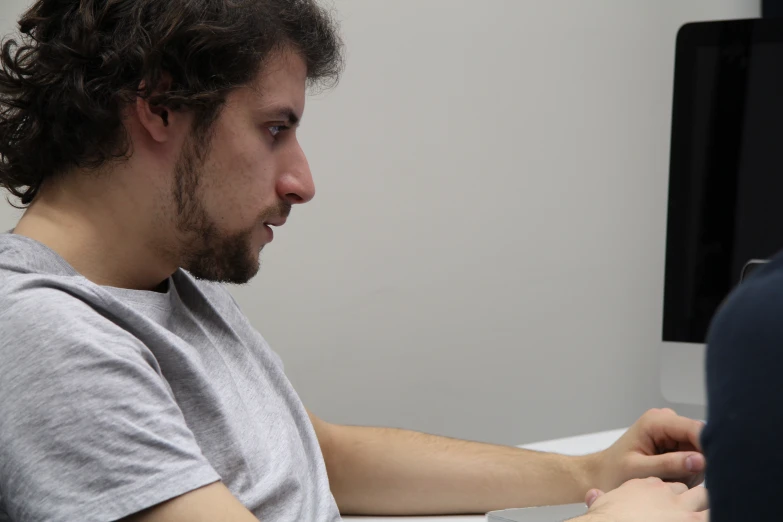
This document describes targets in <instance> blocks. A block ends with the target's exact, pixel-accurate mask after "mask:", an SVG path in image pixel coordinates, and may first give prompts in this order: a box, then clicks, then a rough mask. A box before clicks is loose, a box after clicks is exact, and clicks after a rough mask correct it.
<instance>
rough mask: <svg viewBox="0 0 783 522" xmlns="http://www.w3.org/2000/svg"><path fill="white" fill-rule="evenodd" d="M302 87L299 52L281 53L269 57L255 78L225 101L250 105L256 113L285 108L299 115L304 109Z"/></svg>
mask: <svg viewBox="0 0 783 522" xmlns="http://www.w3.org/2000/svg"><path fill="white" fill-rule="evenodd" d="M306 86H307V65H306V64H305V61H304V60H303V59H302V57H301V55H300V54H299V53H297V52H295V51H293V50H284V51H280V52H277V53H275V54H273V55H272V56H270V57H269V58H268V60H267V61H266V63H265V64H264V65H263V66H262V68H261V71H260V72H259V73H258V74H257V75H256V77H255V78H253V80H251V81H250V82H249V83H248V84H247V85H246V86H245V87H243V88H241V89H238V90H237V91H235V92H233V93H232V94H231V95H229V99H228V100H227V101H228V102H229V103H231V102H232V101H233V102H235V103H238V104H250V105H252V106H253V107H254V108H257V109H259V110H263V109H264V108H265V107H272V106H275V107H279V106H280V105H287V106H290V107H291V108H293V109H294V110H295V111H296V113H297V114H298V115H299V116H301V114H302V111H303V110H304V102H305V91H306ZM232 97H233V98H234V99H233V100H232V99H231V98H232Z"/></svg>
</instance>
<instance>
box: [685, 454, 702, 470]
mask: <svg viewBox="0 0 783 522" xmlns="http://www.w3.org/2000/svg"><path fill="white" fill-rule="evenodd" d="M703 467H704V465H703V463H702V459H701V458H700V457H697V456H696V455H691V456H690V457H688V458H687V459H685V469H687V470H688V471H690V472H692V473H696V472H699V471H701V470H702V468H703Z"/></svg>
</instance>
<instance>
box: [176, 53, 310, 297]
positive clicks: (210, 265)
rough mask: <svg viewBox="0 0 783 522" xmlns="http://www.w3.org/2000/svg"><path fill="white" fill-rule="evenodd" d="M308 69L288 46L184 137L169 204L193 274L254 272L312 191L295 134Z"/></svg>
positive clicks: (242, 275) (229, 276)
mask: <svg viewBox="0 0 783 522" xmlns="http://www.w3.org/2000/svg"><path fill="white" fill-rule="evenodd" d="M306 79H307V68H306V65H305V63H304V61H303V60H302V58H301V57H300V56H299V55H298V54H296V53H294V52H291V51H287V52H281V53H279V54H278V55H276V56H274V57H273V58H272V59H270V60H269V61H267V62H265V64H264V67H263V72H262V73H261V74H259V75H258V76H257V78H256V79H254V80H253V81H252V82H251V83H250V84H249V85H246V86H243V87H241V88H239V89H237V90H235V91H233V92H231V93H230V94H229V95H228V97H227V100H226V104H225V106H224V107H223V108H222V110H221V111H220V114H219V115H218V117H217V118H216V120H215V122H214V123H213V125H212V127H211V128H210V129H209V131H208V132H207V136H206V137H204V139H199V138H197V137H195V136H190V137H188V139H186V140H185V144H184V145H183V147H182V151H181V154H180V157H179V159H178V161H177V164H176V167H175V173H174V176H173V186H172V188H171V197H170V199H171V202H170V203H171V207H172V208H171V209H170V212H173V213H174V220H175V225H176V231H177V237H179V238H180V239H179V240H180V242H181V244H180V245H179V251H180V253H181V254H180V259H181V262H180V266H181V267H182V268H185V269H186V270H188V271H190V272H191V273H192V274H193V275H194V276H195V277H198V278H201V279H206V280H211V281H222V282H229V283H239V284H241V283H246V282H247V281H249V280H250V279H251V278H252V277H253V276H254V275H255V274H256V273H257V272H258V269H259V255H260V251H261V249H262V248H263V247H264V245H266V244H267V243H269V242H270V241H272V237H273V232H272V229H271V228H270V227H272V226H281V225H282V224H283V223H284V222H285V219H286V217H287V216H288V213H289V212H290V209H291V205H292V204H296V203H305V202H307V201H309V200H310V199H312V198H313V196H314V195H315V187H314V185H313V179H312V175H311V173H310V168H309V166H308V163H307V159H306V158H305V155H304V152H303V151H302V148H301V147H300V145H299V142H298V140H297V137H296V124H297V122H298V121H299V119H301V117H302V114H303V112H304V105H305V88H306Z"/></svg>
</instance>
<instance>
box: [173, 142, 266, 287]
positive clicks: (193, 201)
mask: <svg viewBox="0 0 783 522" xmlns="http://www.w3.org/2000/svg"><path fill="white" fill-rule="evenodd" d="M197 141H198V142H199V143H196V142H197ZM201 141H202V140H196V139H195V138H189V139H188V142H187V143H186V144H185V145H184V146H183V148H182V154H181V155H180V158H179V160H178V161H177V167H176V172H175V176H174V186H173V195H174V200H175V202H176V205H177V222H176V226H177V231H178V232H179V234H178V235H179V236H180V237H181V238H182V245H183V246H182V255H181V260H182V261H181V262H180V266H182V268H184V269H185V270H187V271H189V272H190V273H191V274H192V275H193V276H194V277H195V278H197V279H204V280H207V281H215V282H221V283H233V284H244V283H247V282H248V281H250V279H252V278H253V276H255V275H256V274H257V273H258V269H259V262H258V257H257V256H254V255H253V254H254V253H253V252H251V249H250V244H251V239H252V235H253V228H249V229H247V230H244V231H242V232H238V233H234V234H231V235H226V234H224V233H221V232H220V231H219V230H218V227H217V225H216V224H215V222H214V221H213V220H212V219H210V217H209V215H208V214H207V211H206V209H205V208H204V205H203V203H202V202H201V200H200V199H199V197H198V192H199V190H198V189H199V182H200V180H201V176H202V172H203V168H204V163H205V159H206V156H207V154H208V149H209V146H208V144H205V143H200V142H201Z"/></svg>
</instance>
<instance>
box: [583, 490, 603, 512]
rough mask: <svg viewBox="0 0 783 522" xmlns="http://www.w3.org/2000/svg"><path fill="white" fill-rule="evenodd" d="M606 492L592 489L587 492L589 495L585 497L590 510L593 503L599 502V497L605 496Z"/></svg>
mask: <svg viewBox="0 0 783 522" xmlns="http://www.w3.org/2000/svg"><path fill="white" fill-rule="evenodd" d="M603 494H604V492H603V491H601V490H600V489H591V490H590V491H588V492H587V495H585V504H587V508H588V509H590V508H591V507H592V506H593V503H594V502H595V501H596V500H598V497H600V496H601V495H603Z"/></svg>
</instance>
